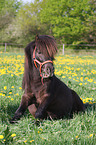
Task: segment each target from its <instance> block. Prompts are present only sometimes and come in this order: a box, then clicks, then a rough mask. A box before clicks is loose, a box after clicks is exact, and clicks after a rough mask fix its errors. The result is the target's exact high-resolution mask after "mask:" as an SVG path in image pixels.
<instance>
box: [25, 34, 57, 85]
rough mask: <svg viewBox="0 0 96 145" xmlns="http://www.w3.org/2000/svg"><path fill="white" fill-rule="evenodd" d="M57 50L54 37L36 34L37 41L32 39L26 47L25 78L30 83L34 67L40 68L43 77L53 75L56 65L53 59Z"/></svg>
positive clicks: (39, 71)
mask: <svg viewBox="0 0 96 145" xmlns="http://www.w3.org/2000/svg"><path fill="white" fill-rule="evenodd" d="M56 52H57V45H56V42H55V40H54V38H53V37H51V36H47V35H42V36H36V38H35V41H32V42H31V43H30V44H28V46H27V47H26V48H25V73H24V75H25V78H26V80H27V82H29V83H27V84H28V85H29V84H30V78H32V77H34V76H32V74H33V73H31V71H32V69H33V67H35V68H36V69H37V70H38V73H39V74H40V76H41V78H42V79H43V78H49V77H52V76H53V73H54V67H53V59H54V55H55V54H56Z"/></svg>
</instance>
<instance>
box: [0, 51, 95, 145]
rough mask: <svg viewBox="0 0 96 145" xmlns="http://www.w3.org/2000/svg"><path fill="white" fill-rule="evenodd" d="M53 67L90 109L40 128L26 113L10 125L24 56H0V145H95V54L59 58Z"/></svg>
mask: <svg viewBox="0 0 96 145" xmlns="http://www.w3.org/2000/svg"><path fill="white" fill-rule="evenodd" d="M54 65H55V74H56V76H58V77H59V78H60V79H61V80H62V81H64V82H65V83H66V84H67V85H68V86H69V87H70V88H72V89H74V90H75V91H76V92H77V94H78V95H79V96H80V97H81V99H82V100H83V102H84V103H89V104H90V107H88V108H87V109H86V111H85V113H84V114H83V113H80V114H74V115H73V118H72V119H67V118H64V119H60V120H52V121H51V120H43V121H40V122H39V125H37V124H36V123H35V121H34V120H35V119H34V118H33V117H32V116H31V114H30V113H29V112H28V110H26V112H25V114H24V116H23V117H22V118H21V119H20V120H19V121H18V123H16V124H10V123H9V120H10V119H11V118H12V117H13V116H14V113H15V111H16V109H17V108H18V106H19V104H20V101H21V96H22V94H23V91H22V87H21V86H22V77H23V72H24V54H23V53H9V52H7V53H0V145H2V144H6V145H7V144H10V145H13V144H14V145H19V144H20V145H30V144H32V145H43V144H44V145H45V144H46V145H95V144H96V107H95V106H96V55H78V56H77V55H72V54H71V55H64V56H63V55H58V56H56V59H55V61H54Z"/></svg>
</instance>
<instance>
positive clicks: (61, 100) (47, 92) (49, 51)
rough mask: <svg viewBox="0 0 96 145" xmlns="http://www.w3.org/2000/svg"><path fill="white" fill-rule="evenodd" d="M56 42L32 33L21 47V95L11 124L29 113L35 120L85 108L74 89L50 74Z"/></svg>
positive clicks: (68, 114)
mask: <svg viewBox="0 0 96 145" xmlns="http://www.w3.org/2000/svg"><path fill="white" fill-rule="evenodd" d="M56 53H57V45H56V42H55V40H54V38H53V37H51V36H48V35H42V36H36V38H35V40H34V41H32V42H31V43H29V44H28V46H27V47H26V48H25V67H24V76H23V81H22V88H23V89H24V94H23V96H22V99H21V103H20V106H19V108H18V109H17V111H16V112H15V115H14V117H13V118H12V119H11V121H10V122H11V123H14V122H15V121H16V120H18V119H20V117H21V116H22V115H23V114H24V112H25V110H26V109H27V108H28V109H29V112H30V113H31V114H32V115H33V116H34V117H35V118H38V119H43V118H46V117H48V116H49V117H50V118H51V119H59V118H63V117H64V116H65V117H66V116H69V117H71V115H72V114H73V112H79V111H84V110H85V107H84V104H83V102H82V100H81V99H80V97H79V96H78V95H77V93H76V92H75V91H73V90H72V89H70V88H69V87H68V86H66V84H65V83H64V82H62V81H61V80H60V79H58V78H57V77H56V76H55V75H54V66H53V60H54V56H55V54H56Z"/></svg>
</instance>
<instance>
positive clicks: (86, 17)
mask: <svg viewBox="0 0 96 145" xmlns="http://www.w3.org/2000/svg"><path fill="white" fill-rule="evenodd" d="M95 9H96V1H95V0H74V1H73V0H67V1H66V0H58V1H56V0H34V3H32V2H31V3H23V1H22V0H19V1H18V0H1V1H0V43H2V42H14V43H18V44H24V46H25V45H26V44H27V43H29V42H30V41H32V40H33V39H34V37H35V36H36V34H40V35H42V34H43V35H44V34H47V35H53V36H54V37H55V38H56V39H57V42H58V43H65V44H82V43H88V44H92V45H93V44H94V43H95V44H96V10H95Z"/></svg>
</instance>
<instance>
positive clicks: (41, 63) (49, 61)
mask: <svg viewBox="0 0 96 145" xmlns="http://www.w3.org/2000/svg"><path fill="white" fill-rule="evenodd" d="M35 52H36V46H35V49H34V51H33V60H34V65H35V67H36V68H38V66H37V64H36V63H38V64H39V66H40V68H39V71H40V77H41V82H42V84H43V85H44V83H43V76H42V74H41V68H42V66H43V65H44V64H46V63H52V64H53V62H52V61H51V60H46V61H44V62H40V61H39V60H37V59H36V56H35ZM46 78H47V77H46Z"/></svg>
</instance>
